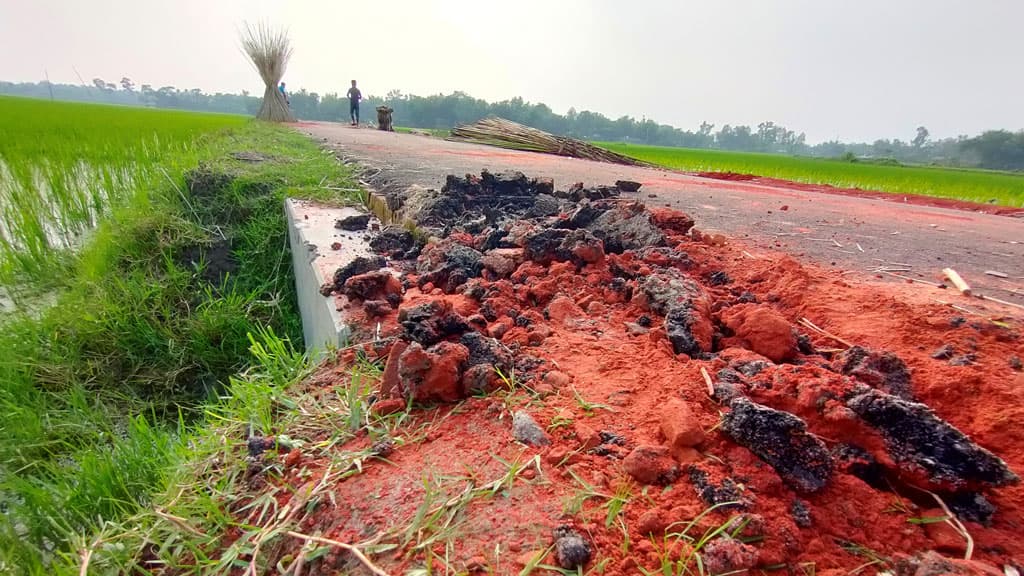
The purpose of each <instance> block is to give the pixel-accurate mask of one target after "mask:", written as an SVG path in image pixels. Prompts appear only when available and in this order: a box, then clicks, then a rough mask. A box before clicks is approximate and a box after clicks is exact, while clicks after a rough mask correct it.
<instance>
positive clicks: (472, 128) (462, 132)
mask: <svg viewBox="0 0 1024 576" xmlns="http://www.w3.org/2000/svg"><path fill="white" fill-rule="evenodd" d="M449 140H456V141H461V142H473V143H476V144H488V145H490V146H500V147H502V148H512V149H514V150H528V151H531V152H545V153H547V154H555V155H558V156H570V157H572V158H584V159H587V160H598V161H600V162H611V163H613V164H626V165H628V166H636V165H640V164H643V162H640V161H639V160H636V159H635V158H630V157H628V156H623V155H622V154H616V153H615V152H610V151H608V150H605V149H604V148H598V147H597V146H594V145H592V144H587V143H586V142H583V141H581V140H576V139H574V138H566V137H565V136H555V135H554V134H549V133H547V132H544V131H543V130H537V129H536V128H530V127H529V126H523V125H522V124H518V123H516V122H512V121H510V120H505V119H504V118H496V117H491V118H484V119H483V120H479V121H477V122H474V123H473V124H466V125H463V126H459V127H457V128H455V129H453V130H452V134H451V136H450V137H449Z"/></svg>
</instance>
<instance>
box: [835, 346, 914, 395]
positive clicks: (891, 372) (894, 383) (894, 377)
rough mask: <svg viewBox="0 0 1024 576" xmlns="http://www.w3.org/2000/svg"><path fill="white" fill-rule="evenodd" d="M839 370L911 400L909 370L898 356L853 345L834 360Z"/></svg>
mask: <svg viewBox="0 0 1024 576" xmlns="http://www.w3.org/2000/svg"><path fill="white" fill-rule="evenodd" d="M836 363H837V365H838V368H839V371H840V372H842V373H843V374H845V375H847V376H853V377H854V378H856V379H857V380H860V381H861V382H863V383H865V384H867V385H868V386H871V387H872V388H878V389H879V390H882V391H884V392H888V393H889V394H893V395H895V396H899V397H900V398H903V399H905V400H912V399H913V397H914V396H913V393H912V391H911V388H910V370H908V369H907V365H906V364H905V363H904V362H903V360H901V359H900V357H899V356H897V355H895V354H893V353H892V352H879V351H877V350H869V349H867V348H863V347H861V346H854V347H853V348H850V349H849V350H847V351H845V352H843V353H842V354H840V355H839V358H838V359H837V360H836Z"/></svg>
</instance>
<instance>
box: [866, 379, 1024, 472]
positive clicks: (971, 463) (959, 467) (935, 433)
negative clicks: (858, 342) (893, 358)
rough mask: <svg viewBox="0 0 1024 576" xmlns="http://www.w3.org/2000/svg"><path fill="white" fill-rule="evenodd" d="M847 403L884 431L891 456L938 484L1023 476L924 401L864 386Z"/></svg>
mask: <svg viewBox="0 0 1024 576" xmlns="http://www.w3.org/2000/svg"><path fill="white" fill-rule="evenodd" d="M846 405H847V406H848V407H849V408H850V409H851V410H853V411H854V412H856V413H857V415H858V416H860V417H861V419H863V420H864V421H865V422H867V423H868V424H869V425H870V426H872V427H873V428H875V429H876V430H878V431H879V432H880V433H881V434H882V436H883V437H884V438H885V441H886V443H887V445H888V448H889V455H890V456H892V458H893V460H895V461H896V462H898V463H899V464H900V465H901V466H902V467H904V468H905V469H907V470H908V471H909V472H916V473H919V474H921V476H922V478H921V480H922V481H924V482H927V483H928V484H931V485H934V486H936V487H938V488H939V489H945V490H951V491H960V490H964V489H970V488H971V487H974V486H978V485H987V486H1004V485H1007V484H1016V483H1017V482H1019V481H1020V478H1019V477H1018V476H1017V475H1016V474H1014V473H1013V472H1012V471H1011V470H1010V469H1009V467H1007V465H1006V462H1003V461H1002V460H1001V459H1000V458H999V457H998V456H996V455H995V454H993V453H991V452H989V451H988V450H986V449H984V448H982V447H981V446H978V445H977V444H975V443H974V442H972V441H971V439H970V438H968V437H967V435H966V434H964V433H963V432H961V431H959V430H957V429H956V428H955V427H953V425H952V424H950V423H949V422H946V421H945V420H943V419H941V418H939V417H938V416H936V415H935V413H934V412H932V410H931V408H929V407H928V406H926V405H924V404H919V403H917V402H910V401H907V400H903V399H901V398H898V397H896V396H893V395H892V394H886V393H885V392H882V391H881V390H875V389H872V388H868V387H860V388H859V389H858V390H857V391H856V392H855V395H854V396H853V397H851V398H850V399H849V400H847V401H846Z"/></svg>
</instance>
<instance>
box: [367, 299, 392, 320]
mask: <svg viewBox="0 0 1024 576" xmlns="http://www.w3.org/2000/svg"><path fill="white" fill-rule="evenodd" d="M363 310H364V311H366V315H367V316H369V317H370V318H380V317H382V316H387V315H388V314H390V313H392V312H393V311H394V310H395V309H394V307H392V306H391V303H390V302H388V301H387V300H367V301H366V302H363Z"/></svg>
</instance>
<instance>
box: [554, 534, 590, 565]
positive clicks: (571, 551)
mask: <svg viewBox="0 0 1024 576" xmlns="http://www.w3.org/2000/svg"><path fill="white" fill-rule="evenodd" d="M554 536H555V559H556V560H557V561H558V565H559V566H561V567H562V568H564V569H566V570H576V569H578V568H580V567H581V566H586V565H587V563H588V562H590V554H591V551H590V543H588V542H587V541H586V540H585V539H584V538H583V536H582V535H581V534H580V533H579V532H577V531H575V530H573V529H572V528H570V527H568V526H559V527H558V528H556V529H555V533H554Z"/></svg>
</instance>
